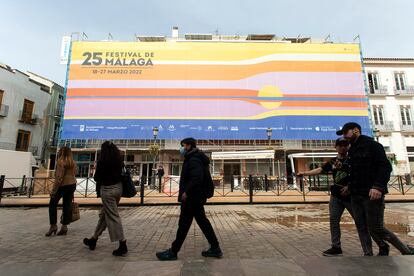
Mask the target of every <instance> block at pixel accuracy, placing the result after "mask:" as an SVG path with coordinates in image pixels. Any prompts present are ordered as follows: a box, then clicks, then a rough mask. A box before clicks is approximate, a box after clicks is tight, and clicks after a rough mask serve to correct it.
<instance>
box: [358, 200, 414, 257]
mask: <svg viewBox="0 0 414 276" xmlns="http://www.w3.org/2000/svg"><path fill="white" fill-rule="evenodd" d="M352 209H353V211H354V215H355V222H356V224H357V227H358V224H359V225H361V224H364V225H368V230H369V233H370V234H371V236H372V238H373V239H374V241H375V242H376V243H377V244H378V246H387V244H386V242H389V243H391V244H392V245H393V246H394V247H395V248H397V249H398V250H399V251H400V252H401V253H402V254H403V255H406V254H410V249H409V248H408V247H407V245H405V244H404V243H402V242H401V241H400V239H398V237H397V236H396V235H395V234H394V233H392V232H390V231H388V230H387V229H386V228H385V227H384V209H385V201H384V196H383V197H382V198H381V199H379V200H370V198H369V197H368V196H362V195H353V196H352ZM361 244H362V241H361ZM371 252H372V245H371Z"/></svg>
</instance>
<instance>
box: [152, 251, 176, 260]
mask: <svg viewBox="0 0 414 276" xmlns="http://www.w3.org/2000/svg"><path fill="white" fill-rule="evenodd" d="M155 255H156V256H157V258H158V260H160V261H175V260H177V253H174V252H172V250H171V248H170V249H167V250H165V251H163V252H157V254H155Z"/></svg>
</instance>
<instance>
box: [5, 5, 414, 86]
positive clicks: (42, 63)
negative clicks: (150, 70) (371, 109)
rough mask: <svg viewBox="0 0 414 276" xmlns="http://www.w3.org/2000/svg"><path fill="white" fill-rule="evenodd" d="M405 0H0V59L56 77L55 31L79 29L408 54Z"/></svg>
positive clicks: (411, 47)
mask: <svg viewBox="0 0 414 276" xmlns="http://www.w3.org/2000/svg"><path fill="white" fill-rule="evenodd" d="M413 10H414V1H412V0H393V1H386V0H347V1H344V0H342V1H338V0H289V1H281V0H268V1H264V0H208V1H195V0H176V1H169V0H165V1H162V0H151V1H149V0H147V1H139V0H135V1H133V0H117V1H108V0H101V1H97V0H95V1H88V0H83V1H79V0H71V1H56V0H55V1H52V0H37V1H34V0H20V1H16V0H1V2H0V11H1V17H0V22H1V25H0V26H1V27H0V62H2V63H6V64H8V65H10V66H11V67H13V68H17V69H20V70H23V71H27V70H28V71H32V72H35V73H38V74H40V75H43V76H45V77H47V78H50V79H51V80H54V81H56V82H57V83H59V84H62V85H63V84H64V80H65V70H66V68H65V66H64V65H60V64H59V52H60V43H61V37H62V36H64V35H68V34H71V33H73V32H81V33H82V32H85V33H86V34H87V36H88V38H89V39H90V40H103V39H106V38H107V37H108V33H109V32H110V33H111V34H112V35H113V38H114V39H116V40H129V41H131V40H133V38H134V34H135V33H136V34H143V35H167V36H170V33H171V27H172V26H178V27H179V28H180V33H181V34H184V33H214V32H215V31H216V30H217V29H218V31H219V33H220V34H249V33H274V34H276V35H277V36H298V35H301V36H311V37H314V38H324V37H326V36H327V35H328V34H330V35H331V38H332V39H333V40H334V41H337V42H351V41H352V39H353V37H355V36H356V35H357V34H359V35H360V37H361V42H362V47H363V53H364V56H365V57H414V34H413V29H414V23H413V19H412V17H413Z"/></svg>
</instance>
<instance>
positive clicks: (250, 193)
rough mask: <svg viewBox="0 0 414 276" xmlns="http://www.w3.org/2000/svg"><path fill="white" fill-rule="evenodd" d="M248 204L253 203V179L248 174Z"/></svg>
mask: <svg viewBox="0 0 414 276" xmlns="http://www.w3.org/2000/svg"><path fill="white" fill-rule="evenodd" d="M249 203H250V204H252V203H253V177H252V175H251V174H249Z"/></svg>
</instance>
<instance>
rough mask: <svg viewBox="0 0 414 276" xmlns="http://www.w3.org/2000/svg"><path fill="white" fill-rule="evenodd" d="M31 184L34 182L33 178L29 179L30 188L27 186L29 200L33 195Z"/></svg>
mask: <svg viewBox="0 0 414 276" xmlns="http://www.w3.org/2000/svg"><path fill="white" fill-rule="evenodd" d="M33 182H34V178H33V177H31V178H30V186H29V196H28V197H29V198H31V197H32V193H33V185H34V184H33Z"/></svg>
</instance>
